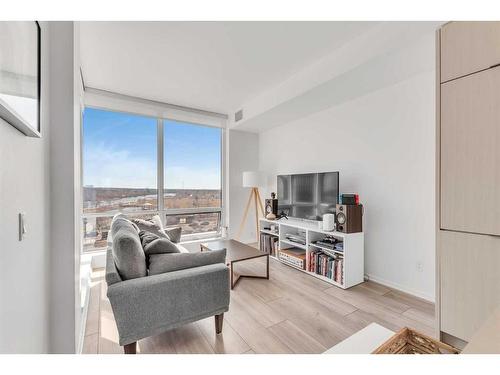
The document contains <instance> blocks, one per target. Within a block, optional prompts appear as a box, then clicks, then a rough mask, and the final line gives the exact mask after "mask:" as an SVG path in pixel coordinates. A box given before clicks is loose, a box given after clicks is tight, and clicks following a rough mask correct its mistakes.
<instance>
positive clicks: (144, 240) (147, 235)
mask: <svg viewBox="0 0 500 375" xmlns="http://www.w3.org/2000/svg"><path fill="white" fill-rule="evenodd" d="M139 238H140V239H141V244H142V248H143V249H144V248H145V247H146V245H148V244H150V243H151V242H153V241H154V240H157V239H158V238H163V237H160V236H157V235H156V234H154V233H151V232H147V231H145V230H141V231H140V232H139Z"/></svg>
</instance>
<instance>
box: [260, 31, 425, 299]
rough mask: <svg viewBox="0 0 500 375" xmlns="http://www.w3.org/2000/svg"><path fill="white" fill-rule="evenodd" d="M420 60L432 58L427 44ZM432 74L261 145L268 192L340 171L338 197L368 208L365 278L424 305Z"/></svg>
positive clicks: (273, 135)
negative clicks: (299, 177)
mask: <svg viewBox="0 0 500 375" xmlns="http://www.w3.org/2000/svg"><path fill="white" fill-rule="evenodd" d="M429 41H433V39H432V36H431V38H429ZM422 58H431V59H433V58H434V45H433V43H432V42H429V46H428V51H427V55H426V56H423V57H422ZM379 73H380V74H391V72H390V71H386V72H383V71H381V72H379ZM434 74H435V73H434V71H426V72H423V73H420V74H418V75H415V76H413V77H411V78H409V79H406V80H404V81H402V82H399V83H397V84H394V85H391V86H389V87H385V88H382V89H379V90H378V91H375V92H372V93H370V94H368V95H364V96H361V97H358V98H356V99H354V100H351V101H349V102H346V103H343V104H341V105H338V106H334V107H332V108H329V109H327V110H324V111H322V112H318V113H315V114H313V115H310V116H308V117H305V118H302V119H300V120H297V121H294V122H290V123H288V124H286V125H283V126H280V127H277V128H273V129H271V130H268V131H265V132H263V133H261V134H260V142H259V151H260V169H261V170H264V171H266V172H267V174H268V176H269V186H268V189H267V193H269V191H275V189H276V174H281V173H303V172H316V171H340V191H341V192H349V193H350V192H355V193H359V194H360V198H361V201H362V203H363V204H364V206H365V217H364V225H365V226H364V230H365V273H366V274H367V275H368V276H369V277H370V278H372V279H373V280H376V281H379V282H381V283H384V284H387V285H389V286H393V287H396V288H398V289H401V290H404V291H407V292H410V293H412V294H415V295H417V296H421V297H423V298H426V299H428V300H433V299H434V275H435V270H434V253H435V242H434V237H435V236H434V205H435V194H434V186H435V185H434V180H435V176H434V173H435V168H434V157H435V114H434V113H435V77H434ZM278 198H279V197H278ZM419 265H421V266H422V267H421V270H419Z"/></svg>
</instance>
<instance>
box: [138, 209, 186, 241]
mask: <svg viewBox="0 0 500 375" xmlns="http://www.w3.org/2000/svg"><path fill="white" fill-rule="evenodd" d="M132 222H133V223H134V224H135V225H137V227H138V228H139V230H141V231H145V232H150V233H153V234H156V235H157V236H159V237H164V238H167V239H169V240H170V241H172V242H174V243H179V242H180V240H181V234H182V228H181V227H176V228H169V229H164V228H163V225H162V223H161V220H160V217H159V216H158V215H155V216H153V217H152V218H151V220H142V219H132Z"/></svg>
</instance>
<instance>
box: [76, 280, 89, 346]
mask: <svg viewBox="0 0 500 375" xmlns="http://www.w3.org/2000/svg"><path fill="white" fill-rule="evenodd" d="M89 278H90V274H89ZM86 288H87V290H86V291H85V301H84V303H83V310H82V315H81V320H80V334H79V335H78V336H79V337H78V347H77V348H76V354H82V352H83V342H84V340H85V329H86V328H87V315H88V311H89V303H90V280H88V282H87V285H86Z"/></svg>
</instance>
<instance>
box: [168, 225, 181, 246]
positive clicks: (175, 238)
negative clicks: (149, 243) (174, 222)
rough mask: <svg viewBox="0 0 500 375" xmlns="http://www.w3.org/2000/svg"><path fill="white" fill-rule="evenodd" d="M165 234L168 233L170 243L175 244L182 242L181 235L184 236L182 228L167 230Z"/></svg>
mask: <svg viewBox="0 0 500 375" xmlns="http://www.w3.org/2000/svg"><path fill="white" fill-rule="evenodd" d="M165 233H167V235H168V237H169V238H170V241H172V242H175V243H179V242H181V234H182V228H181V227H175V228H165Z"/></svg>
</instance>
